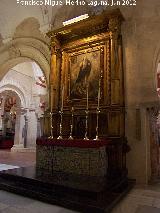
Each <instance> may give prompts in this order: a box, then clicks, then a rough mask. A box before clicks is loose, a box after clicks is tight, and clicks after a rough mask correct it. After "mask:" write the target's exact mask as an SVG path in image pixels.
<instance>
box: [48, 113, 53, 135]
mask: <svg viewBox="0 0 160 213" xmlns="http://www.w3.org/2000/svg"><path fill="white" fill-rule="evenodd" d="M50 128H51V130H50V136H49V137H48V138H49V139H53V112H50Z"/></svg>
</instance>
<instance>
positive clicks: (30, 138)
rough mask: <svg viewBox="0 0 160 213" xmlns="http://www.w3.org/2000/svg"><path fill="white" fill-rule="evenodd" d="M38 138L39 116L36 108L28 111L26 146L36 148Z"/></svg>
mask: <svg viewBox="0 0 160 213" xmlns="http://www.w3.org/2000/svg"><path fill="white" fill-rule="evenodd" d="M36 139H37V118H36V113H35V110H34V109H30V110H29V112H28V128H27V144H26V148H28V149H35V148H36Z"/></svg>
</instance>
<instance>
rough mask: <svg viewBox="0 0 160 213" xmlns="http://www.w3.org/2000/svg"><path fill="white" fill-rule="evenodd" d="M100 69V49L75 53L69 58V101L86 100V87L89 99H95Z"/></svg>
mask: <svg viewBox="0 0 160 213" xmlns="http://www.w3.org/2000/svg"><path fill="white" fill-rule="evenodd" d="M100 69H101V51H100V49H95V50H90V51H83V52H77V53H76V54H73V55H71V56H70V65H69V72H70V82H69V84H70V85H69V87H70V94H69V96H70V100H77V99H80V100H83V99H86V95H87V85H88V96H89V99H95V98H96V97H97V95H98V87H99V78H100Z"/></svg>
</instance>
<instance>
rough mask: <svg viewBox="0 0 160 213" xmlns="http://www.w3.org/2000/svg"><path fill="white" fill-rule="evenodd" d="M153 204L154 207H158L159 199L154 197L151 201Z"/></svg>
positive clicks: (159, 205) (159, 204) (159, 206)
mask: <svg viewBox="0 0 160 213" xmlns="http://www.w3.org/2000/svg"><path fill="white" fill-rule="evenodd" d="M153 206H154V207H156V208H160V199H155V200H154V202H153Z"/></svg>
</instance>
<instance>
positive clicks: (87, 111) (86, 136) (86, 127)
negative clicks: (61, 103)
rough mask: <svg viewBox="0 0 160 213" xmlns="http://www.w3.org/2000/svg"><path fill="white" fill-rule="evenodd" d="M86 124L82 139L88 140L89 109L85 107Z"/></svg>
mask: <svg viewBox="0 0 160 213" xmlns="http://www.w3.org/2000/svg"><path fill="white" fill-rule="evenodd" d="M85 112H86V126H85V137H84V138H83V140H89V138H88V114H89V110H88V109H86V111H85Z"/></svg>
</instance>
